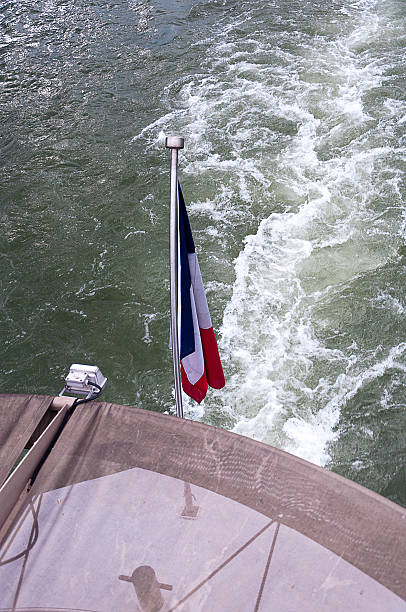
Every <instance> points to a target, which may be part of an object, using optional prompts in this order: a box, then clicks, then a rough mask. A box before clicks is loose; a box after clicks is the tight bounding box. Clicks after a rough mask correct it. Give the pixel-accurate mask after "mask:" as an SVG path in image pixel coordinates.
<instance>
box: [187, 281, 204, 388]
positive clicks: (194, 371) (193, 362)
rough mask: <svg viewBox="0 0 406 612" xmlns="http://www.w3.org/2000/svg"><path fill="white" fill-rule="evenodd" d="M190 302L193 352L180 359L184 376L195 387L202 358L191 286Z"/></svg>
mask: <svg viewBox="0 0 406 612" xmlns="http://www.w3.org/2000/svg"><path fill="white" fill-rule="evenodd" d="M190 301H191V303H192V317H193V332H194V338H195V351H194V353H191V354H190V355H187V356H186V357H184V358H183V359H182V365H183V368H184V370H185V373H186V376H187V377H188V380H189V382H190V383H191V384H192V385H195V384H196V383H197V381H198V380H200V378H201V377H202V376H203V374H204V358H203V348H202V340H201V338H200V331H199V323H198V320H197V312H196V304H195V298H194V295H193V286H191V287H190Z"/></svg>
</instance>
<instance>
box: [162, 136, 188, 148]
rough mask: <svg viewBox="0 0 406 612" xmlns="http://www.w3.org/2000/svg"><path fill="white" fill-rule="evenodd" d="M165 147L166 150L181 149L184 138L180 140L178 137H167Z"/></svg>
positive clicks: (183, 144)
mask: <svg viewBox="0 0 406 612" xmlns="http://www.w3.org/2000/svg"><path fill="white" fill-rule="evenodd" d="M165 146H166V148H167V149H183V147H184V146H185V140H184V138H180V136H168V137H167V139H166V141H165Z"/></svg>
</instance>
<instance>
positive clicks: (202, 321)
mask: <svg viewBox="0 0 406 612" xmlns="http://www.w3.org/2000/svg"><path fill="white" fill-rule="evenodd" d="M188 260H189V268H190V278H191V281H192V287H193V294H194V300H195V303H196V312H197V319H198V322H199V327H200V328H201V329H210V327H212V325H213V324H212V322H211V317H210V312H209V307H208V304H207V299H206V293H205V291H204V285H203V279H202V275H201V273H200V267H199V262H198V260H197V256H196V253H188Z"/></svg>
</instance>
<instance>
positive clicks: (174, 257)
mask: <svg viewBox="0 0 406 612" xmlns="http://www.w3.org/2000/svg"><path fill="white" fill-rule="evenodd" d="M165 145H166V148H167V149H171V208H170V229H169V233H170V235H169V252H170V267H171V336H172V358H173V374H174V379H175V400H176V416H178V417H183V406H182V390H181V383H180V369H179V325H178V316H179V303H178V297H179V254H178V252H179V246H178V245H179V228H178V224H179V201H178V152H179V149H183V146H184V139H183V138H179V137H178V136H168V138H167V139H166V143H165Z"/></svg>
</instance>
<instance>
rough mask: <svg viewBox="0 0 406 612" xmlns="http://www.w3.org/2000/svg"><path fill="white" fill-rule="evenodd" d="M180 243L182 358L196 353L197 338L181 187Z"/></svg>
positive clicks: (190, 240) (189, 244) (190, 244)
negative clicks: (194, 330)
mask: <svg viewBox="0 0 406 612" xmlns="http://www.w3.org/2000/svg"><path fill="white" fill-rule="evenodd" d="M179 242H180V290H181V319H180V322H181V334H180V358H181V359H183V358H184V357H186V356H187V355H190V354H191V353H194V351H195V336H194V332H193V316H192V304H191V301H190V286H191V279H190V268H189V261H188V256H187V254H188V252H189V253H194V250H195V245H194V243H193V237H192V232H191V229H190V223H189V219H188V216H187V212H186V206H185V202H184V200H183V195H182V192H181V190H180V185H179Z"/></svg>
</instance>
